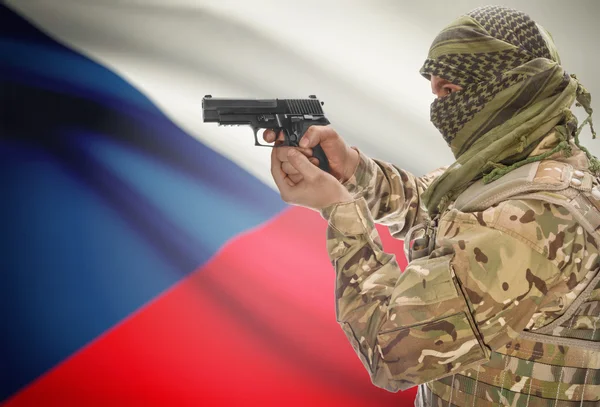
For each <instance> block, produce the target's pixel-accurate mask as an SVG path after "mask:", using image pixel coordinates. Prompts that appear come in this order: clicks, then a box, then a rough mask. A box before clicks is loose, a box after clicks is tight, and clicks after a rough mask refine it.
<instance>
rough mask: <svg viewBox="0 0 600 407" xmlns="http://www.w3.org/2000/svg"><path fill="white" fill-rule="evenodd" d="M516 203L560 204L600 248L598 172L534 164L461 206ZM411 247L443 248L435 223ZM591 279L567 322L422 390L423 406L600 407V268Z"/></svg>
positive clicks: (481, 188)
mask: <svg viewBox="0 0 600 407" xmlns="http://www.w3.org/2000/svg"><path fill="white" fill-rule="evenodd" d="M508 199H528V200H532V199H533V200H541V201H545V202H549V203H552V204H556V205H560V206H562V207H564V208H566V209H567V210H569V212H570V213H571V214H572V215H573V216H574V218H575V219H576V220H577V222H578V223H579V225H580V226H582V227H583V228H585V229H586V231H587V232H589V234H590V235H591V236H593V238H594V239H595V240H596V242H598V243H600V233H599V232H600V185H599V180H598V179H597V178H595V177H593V176H592V175H591V174H590V173H587V172H584V171H580V170H576V169H574V168H573V166H572V165H570V164H568V163H564V162H558V161H551V160H546V161H541V162H534V163H531V164H527V165H524V166H522V167H520V168H518V169H516V170H514V171H511V172H510V173H509V174H507V175H505V176H503V177H502V178H501V179H499V180H497V181H494V182H492V183H490V184H487V185H485V184H483V182H482V181H478V182H476V183H474V184H473V185H471V186H470V187H469V188H468V189H467V190H466V191H465V192H463V193H462V194H461V195H460V196H459V197H458V199H457V200H456V201H455V203H454V208H455V209H458V210H460V211H462V212H475V211H482V210H485V209H487V208H489V207H491V206H492V205H494V204H497V203H499V202H502V201H505V200H508ZM419 231H421V232H424V235H423V236H422V237H420V238H419V239H417V240H415V242H414V244H413V247H412V248H410V247H409V246H408V244H409V242H410V241H411V237H412V235H414V233H415V232H419ZM405 242H406V244H407V245H406V246H405V249H406V250H407V257H408V258H409V260H412V259H413V258H418V257H421V256H423V255H426V254H427V253H428V252H430V251H431V249H432V248H433V242H435V225H428V226H425V227H417V228H414V230H412V231H410V232H409V235H408V236H407V238H406V240H405ZM586 280H587V285H586V288H585V289H584V290H583V291H582V292H580V294H579V295H578V296H577V297H576V298H575V299H574V300H573V301H572V302H571V304H570V305H568V307H567V308H566V309H565V311H564V314H562V316H560V317H559V318H557V319H555V320H554V321H553V322H551V323H550V324H548V325H546V326H543V327H540V328H538V329H535V330H530V331H523V332H522V333H521V334H520V335H519V337H518V338H517V339H515V340H513V341H511V342H509V343H507V344H506V345H505V346H504V347H502V348H501V349H496V350H494V351H492V353H491V359H490V361H488V362H486V363H485V364H483V365H482V366H481V368H480V369H469V370H468V371H465V372H461V374H456V375H453V376H448V377H445V378H442V379H441V380H437V381H433V382H429V383H426V384H424V385H421V386H420V388H419V393H418V396H417V400H416V402H415V405H423V406H430V405H431V406H448V405H450V406H453V405H456V406H464V405H468V406H483V407H487V406H490V407H491V406H499V405H507V406H530V407H537V406H543V407H550V406H553V407H554V406H566V407H592V406H594V407H600V272H598V269H596V270H590V272H588V274H587V276H586ZM448 387H450V388H451V391H450V395H449V396H446V397H444V399H442V398H441V397H438V396H437V395H436V394H446V395H447V394H448V391H447V390H448ZM455 389H456V391H454V390H455ZM498 394H500V396H499V398H498ZM473 395H476V397H473ZM532 396H533V397H532Z"/></svg>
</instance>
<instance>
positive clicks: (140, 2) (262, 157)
mask: <svg viewBox="0 0 600 407" xmlns="http://www.w3.org/2000/svg"><path fill="white" fill-rule="evenodd" d="M521 3H522V2H518V1H502V2H499V4H502V5H507V6H511V7H515V8H520V9H521V10H523V11H525V12H527V13H529V14H530V15H531V16H532V18H534V19H535V20H536V21H538V22H540V23H541V24H542V25H544V26H545V27H546V28H547V29H548V30H549V31H550V32H551V33H552V34H553V36H554V39H555V41H556V44H557V46H558V48H559V51H560V53H561V56H562V60H563V65H564V66H565V67H566V68H567V70H569V72H571V73H576V74H577V75H578V78H579V79H580V80H581V81H582V83H583V84H584V85H585V86H586V87H587V88H588V90H589V91H590V92H591V93H592V95H593V96H596V97H598V95H600V80H598V71H597V67H598V66H600V54H599V53H598V43H597V42H598V40H599V39H600V26H599V25H598V24H597V20H598V17H600V5H599V3H598V2H596V1H594V0H589V1H585V0H580V1H571V2H565V1H556V0H550V1H542V0H537V1H529V2H527V3H526V4H521ZM485 4H487V2H483V1H475V0H470V1H454V2H446V1H442V0H433V1H430V2H412V1H410V2H409V1H391V0H371V1H358V0H346V1H342V0H339V1H333V0H330V1H327V0H320V1H319V0H304V1H302V2H292V1H282V0H279V1H276V0H248V1H243V0H236V1H233V0H221V1H201V0H168V1H167V0H160V1H159V0H53V1H42V0H10V1H4V2H3V3H2V4H0V168H1V170H0V187H1V189H0V191H1V192H0V194H1V195H0V208H1V210H0V224H1V225H2V234H1V238H0V239H1V242H0V243H1V246H0V247H1V248H2V255H1V256H0V268H1V270H0V323H1V331H0V403H2V404H3V405H5V406H10V407H22V406H188V405H189V406H192V405H194V406H199V405H254V404H263V405H328V406H338V405H339V406H342V405H343V406H367V405H378V406H384V405H394V406H404V405H407V406H408V405H412V403H413V399H414V394H415V391H414V389H411V390H408V391H405V392H401V393H397V394H392V393H388V392H386V391H384V390H381V389H379V388H376V387H374V386H373V385H372V384H371V383H370V380H369V377H368V374H367V372H366V371H365V370H364V368H363V367H362V365H361V363H360V361H359V360H358V358H357V357H356V355H355V354H354V352H353V351H352V349H351V347H350V345H349V343H347V341H346V339H345V337H344V335H343V333H342V331H341V329H340V328H339V327H338V325H337V323H336V321H335V314H334V276H333V269H332V267H331V264H330V263H329V259H328V257H327V252H326V250H325V230H326V224H325V221H324V220H323V219H321V218H320V216H319V215H318V214H317V213H315V212H312V211H309V210H306V209H303V208H297V207H290V206H287V205H285V204H284V203H283V202H282V201H281V199H280V198H279V194H278V193H277V192H276V189H275V186H274V183H273V181H272V179H271V177H270V173H269V154H270V150H269V149H263V148H255V147H253V140H252V132H251V130H250V128H246V127H240V128H230V127H217V126H216V125H212V124H204V123H202V114H201V99H202V97H203V96H204V95H206V94H212V95H213V96H218V97H240V98H303V97H307V96H308V95H310V94H316V95H317V96H318V97H319V98H320V99H321V100H323V101H325V106H324V109H325V112H326V114H327V116H328V118H329V119H330V121H331V122H332V125H333V126H334V127H335V128H336V129H337V130H338V132H339V133H340V134H341V135H342V136H343V137H344V138H345V139H346V140H347V141H348V143H350V144H351V145H356V146H358V147H359V148H361V149H362V150H363V151H364V152H365V153H366V154H368V155H370V156H372V157H376V158H380V159H384V160H387V161H390V162H393V163H395V164H397V165H398V166H401V167H403V168H406V169H408V170H410V171H413V172H414V173H416V174H419V175H420V174H423V173H425V172H427V171H429V170H432V169H434V168H437V167H440V166H442V165H447V164H449V163H450V162H452V156H451V154H450V152H449V150H448V149H447V147H446V145H445V143H444V142H443V140H442V138H441V137H440V136H439V133H438V132H437V130H436V129H435V128H434V127H433V126H432V125H431V124H430V122H429V104H430V103H431V101H432V100H433V95H432V94H431V90H430V86H429V83H428V82H427V81H426V80H424V79H423V78H422V77H421V76H420V75H419V74H418V69H419V67H420V66H421V64H422V62H423V60H424V59H425V56H426V54H427V50H428V47H429V44H430V42H431V41H432V40H433V38H434V37H435V35H436V34H437V32H438V31H439V30H440V29H442V28H443V27H444V26H445V25H446V24H448V23H449V22H451V21H452V20H453V19H454V18H455V17H457V16H459V15H460V14H462V13H464V12H467V11H469V10H471V9H472V8H475V7H477V6H481V5H485ZM593 106H598V104H597V102H593ZM576 113H577V115H578V116H579V117H580V118H581V117H583V116H582V112H581V111H580V109H577V110H576ZM583 140H584V143H585V145H587V146H589V147H590V149H591V151H592V152H593V153H594V154H596V155H599V153H600V144H599V145H596V143H595V142H590V137H589V130H586V131H585V132H584V136H583ZM379 231H380V232H381V234H382V237H383V240H384V245H385V248H386V249H387V250H388V251H390V252H394V253H396V255H397V256H398V260H399V262H400V263H401V264H402V265H403V266H404V265H405V264H406V261H405V259H404V255H403V253H402V250H401V247H402V242H401V241H397V240H394V239H392V238H391V237H390V236H389V234H388V232H387V231H386V230H385V229H384V228H379Z"/></svg>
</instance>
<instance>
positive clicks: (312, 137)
mask: <svg viewBox="0 0 600 407" xmlns="http://www.w3.org/2000/svg"><path fill="white" fill-rule="evenodd" d="M322 127H323V126H316V125H313V126H310V127H309V128H308V130H306V133H304V136H302V139H301V140H300V144H299V145H300V147H305V148H313V147H314V146H316V145H318V144H320V143H321V141H323V138H324V133H326V131H323V129H322Z"/></svg>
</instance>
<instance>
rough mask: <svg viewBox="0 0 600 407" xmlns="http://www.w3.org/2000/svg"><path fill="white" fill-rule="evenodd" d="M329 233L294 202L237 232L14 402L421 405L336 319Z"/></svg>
mask: <svg viewBox="0 0 600 407" xmlns="http://www.w3.org/2000/svg"><path fill="white" fill-rule="evenodd" d="M378 228H379V231H380V233H381V236H382V241H383V243H384V247H385V248H386V250H387V251H388V252H393V253H396V254H397V256H398V261H399V263H400V264H401V265H402V266H404V265H405V264H406V260H405V259H404V255H403V254H402V242H401V241H398V240H395V239H392V238H391V237H390V235H389V233H388V232H387V230H386V229H385V228H380V227H378ZM325 232H326V222H325V221H324V220H323V219H322V218H320V216H319V215H318V214H317V213H315V212H311V211H308V210H305V209H301V208H291V209H289V210H287V211H285V212H284V213H283V214H281V215H280V216H278V217H277V218H275V219H273V220H272V221H271V222H269V223H267V224H266V225H263V226H262V227H260V228H257V229H255V230H253V231H251V232H248V233H246V234H243V235H241V236H238V237H237V238H236V239H234V240H232V241H231V242H229V243H228V244H227V245H226V246H225V247H224V248H223V249H222V250H221V251H220V252H219V253H218V254H217V255H216V256H215V257H214V258H213V259H212V260H211V261H210V262H209V263H208V264H206V265H205V266H204V267H202V268H201V269H199V270H198V271H196V272H195V273H193V274H192V275H191V276H189V278H186V279H185V280H183V281H182V282H180V283H179V284H178V285H176V286H175V287H173V288H172V289H170V290H168V291H167V292H166V293H164V294H163V295H161V296H160V297H158V298H157V299H155V300H154V301H152V302H151V303H150V304H148V305H147V306H145V307H144V308H143V309H141V310H140V311H138V312H136V313H135V314H134V315H132V316H131V317H130V318H128V319H127V320H125V321H123V322H122V323H121V324H119V325H118V326H116V327H115V328H113V329H112V330H110V331H109V332H107V333H106V334H105V335H103V336H102V337H101V338H98V340H96V341H94V342H93V343H91V344H89V345H88V346H86V347H85V348H84V349H82V350H81V351H80V352H78V353H77V354H75V355H74V356H73V357H71V358H70V359H68V360H66V361H65V362H63V363H62V364H61V365H59V366H57V367H56V368H54V369H53V370H51V371H50V372H48V373H47V374H46V375H44V376H42V377H41V378H39V379H38V380H37V381H35V382H34V383H32V384H31V385H30V386H28V387H27V388H25V389H23V390H22V391H21V392H20V393H18V394H17V395H15V396H14V397H13V398H12V399H11V400H9V401H8V402H7V403H6V406H7V407H21V406H33V405H35V406H61V407H65V406H90V407H94V406H107V405H110V406H171V405H173V406H188V405H189V406H192V405H193V406H198V405H240V404H250V405H253V404H259V403H260V404H277V405H328V406H336V405H339V406H366V405H380V406H385V405H390V406H391V405H394V406H404V405H406V406H410V405H413V400H414V396H415V390H414V389H411V390H409V391H406V392H402V393H396V394H394V393H389V392H387V391H385V390H382V389H379V388H377V387H375V386H373V385H372V384H371V382H370V380H369V377H368V374H367V372H366V370H365V369H364V367H363V366H362V364H361V363H360V361H359V359H358V357H357V356H356V355H355V353H354V351H353V350H352V348H351V347H350V344H349V343H348V341H347V339H346V338H345V336H344V335H343V333H342V331H341V329H340V327H339V326H338V324H337V322H336V321H335V313H334V311H335V308H334V307H335V306H334V271H333V268H332V267H331V265H330V263H329V259H328V256H327V252H326V249H325ZM65 334H68V333H67V332H65Z"/></svg>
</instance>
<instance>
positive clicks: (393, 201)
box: [344, 147, 447, 238]
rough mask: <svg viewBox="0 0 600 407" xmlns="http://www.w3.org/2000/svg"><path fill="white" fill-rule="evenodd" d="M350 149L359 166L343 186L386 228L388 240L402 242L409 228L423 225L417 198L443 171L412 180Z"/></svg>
mask: <svg viewBox="0 0 600 407" xmlns="http://www.w3.org/2000/svg"><path fill="white" fill-rule="evenodd" d="M353 148H354V149H355V150H356V151H358V153H359V163H358V166H357V168H356V171H355V172H354V175H353V176H352V177H351V178H350V179H349V180H347V181H346V182H345V183H344V186H345V187H346V188H347V189H348V191H349V192H350V193H351V194H353V195H354V197H355V198H359V197H362V198H364V199H365V201H366V202H367V205H368V207H369V210H370V211H371V215H372V216H373V219H374V221H375V223H379V224H382V225H385V226H388V227H389V229H390V233H391V234H392V236H394V237H396V238H403V237H404V236H405V235H406V232H408V230H409V229H410V228H411V227H413V226H414V225H418V224H420V223H423V222H424V220H425V218H426V217H427V210H426V209H425V207H424V205H423V204H422V203H421V194H422V193H423V191H425V189H427V187H428V186H429V185H430V184H431V183H432V182H433V181H434V180H435V179H436V178H437V177H438V176H440V175H441V174H442V173H443V172H444V171H445V169H446V168H447V167H442V168H439V169H437V170H435V171H432V172H431V173H429V174H426V175H424V176H422V177H416V176H414V175H413V174H411V173H410V172H408V171H405V170H401V169H399V168H397V167H395V166H394V165H392V164H389V163H386V162H383V161H379V160H374V159H372V158H369V157H367V156H366V155H365V154H363V153H362V152H361V151H360V150H358V149H357V148H355V147H353Z"/></svg>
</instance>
